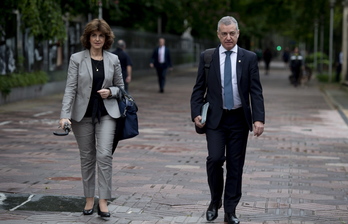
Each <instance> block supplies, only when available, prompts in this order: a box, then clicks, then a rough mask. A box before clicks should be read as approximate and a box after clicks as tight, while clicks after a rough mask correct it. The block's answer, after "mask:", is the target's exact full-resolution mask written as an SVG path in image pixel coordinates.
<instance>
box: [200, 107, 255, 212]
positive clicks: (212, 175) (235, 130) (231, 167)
mask: <svg viewBox="0 0 348 224" xmlns="http://www.w3.org/2000/svg"><path fill="white" fill-rule="evenodd" d="M248 132H249V128H248V125H247V123H246V120H245V117H244V113H243V109H242V108H239V109H236V110H232V112H224V114H223V116H222V119H221V121H220V124H219V126H218V128H217V129H209V128H207V131H206V138H207V142H208V157H207V161H206V168H207V175H208V184H209V188H210V193H211V201H212V202H213V203H218V202H219V201H220V200H221V199H222V193H223V190H225V194H224V209H225V212H235V209H236V207H237V205H238V203H239V201H240V198H241V196H242V174H243V166H244V160H245V152H246V146H247V140H248V135H249V133H248ZM225 161H226V171H227V172H226V183H225V189H224V173H223V165H224V162H225Z"/></svg>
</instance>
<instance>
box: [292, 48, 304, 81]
mask: <svg viewBox="0 0 348 224" xmlns="http://www.w3.org/2000/svg"><path fill="white" fill-rule="evenodd" d="M303 66H304V63H303V57H302V55H301V54H300V51H299V49H298V47H295V48H294V51H293V54H292V55H291V57H290V70H291V74H292V77H291V84H292V85H294V86H295V87H297V86H298V85H299V84H300V79H301V72H302V69H303Z"/></svg>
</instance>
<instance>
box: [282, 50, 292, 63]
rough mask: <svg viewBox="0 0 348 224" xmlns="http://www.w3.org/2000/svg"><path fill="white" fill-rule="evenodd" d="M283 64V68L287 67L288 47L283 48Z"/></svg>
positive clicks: (288, 58)
mask: <svg viewBox="0 0 348 224" xmlns="http://www.w3.org/2000/svg"><path fill="white" fill-rule="evenodd" d="M282 59H283V62H284V64H285V67H288V63H289V60H290V50H289V48H288V47H286V48H285V50H284V52H283V55H282Z"/></svg>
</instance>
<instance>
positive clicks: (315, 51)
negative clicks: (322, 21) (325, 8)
mask: <svg viewBox="0 0 348 224" xmlns="http://www.w3.org/2000/svg"><path fill="white" fill-rule="evenodd" d="M317 53H318V21H315V24H314V66H313V71H317V69H318V54H317Z"/></svg>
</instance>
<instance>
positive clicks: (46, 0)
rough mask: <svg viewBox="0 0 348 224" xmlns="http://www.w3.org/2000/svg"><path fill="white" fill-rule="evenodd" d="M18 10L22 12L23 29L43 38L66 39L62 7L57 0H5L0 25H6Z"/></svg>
mask: <svg viewBox="0 0 348 224" xmlns="http://www.w3.org/2000/svg"><path fill="white" fill-rule="evenodd" d="M14 10H18V12H19V13H20V14H21V22H22V29H23V30H24V29H26V28H29V29H30V33H31V34H32V35H33V36H34V37H35V39H37V40H38V41H41V40H54V39H58V40H64V39H65V36H66V32H65V26H64V22H63V20H62V13H61V8H60V5H59V1H57V0H3V1H2V2H1V7H0V13H1V15H5V16H2V17H1V19H0V26H1V27H5V26H6V24H7V23H8V22H9V21H8V20H9V19H13V18H12V17H11V16H9V15H11V14H13V11H14Z"/></svg>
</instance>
